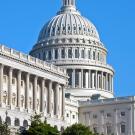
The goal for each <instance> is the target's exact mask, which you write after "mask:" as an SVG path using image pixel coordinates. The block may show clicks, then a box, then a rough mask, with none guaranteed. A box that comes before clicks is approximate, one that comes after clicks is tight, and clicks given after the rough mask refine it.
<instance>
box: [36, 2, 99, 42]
mask: <svg viewBox="0 0 135 135" xmlns="http://www.w3.org/2000/svg"><path fill="white" fill-rule="evenodd" d="M69 2H70V3H68V2H67V0H63V6H62V8H61V11H59V12H58V14H57V16H55V17H53V18H52V19H51V20H50V21H49V22H48V23H47V24H45V25H44V26H43V28H42V30H41V31H40V34H39V37H38V42H42V41H45V40H46V39H47V38H50V37H56V36H57V37H59V36H88V37H92V38H96V39H99V35H98V32H97V30H96V28H95V26H94V25H93V24H92V23H91V22H90V21H89V20H88V19H86V18H85V17H82V16H81V15H80V13H79V12H78V11H77V10H76V7H75V1H74V0H69Z"/></svg>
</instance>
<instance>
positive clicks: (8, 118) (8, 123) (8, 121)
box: [5, 116, 11, 126]
mask: <svg viewBox="0 0 135 135" xmlns="http://www.w3.org/2000/svg"><path fill="white" fill-rule="evenodd" d="M5 121H6V123H7V125H8V126H10V125H11V119H10V117H8V116H7V117H6V120H5Z"/></svg>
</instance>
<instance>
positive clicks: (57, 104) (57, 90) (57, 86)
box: [54, 83, 59, 116]
mask: <svg viewBox="0 0 135 135" xmlns="http://www.w3.org/2000/svg"><path fill="white" fill-rule="evenodd" d="M55 93H56V97H55V99H56V100H55V102H56V103H54V104H55V109H56V110H55V112H56V115H57V116H58V114H59V112H58V107H59V84H58V83H56V91H55Z"/></svg>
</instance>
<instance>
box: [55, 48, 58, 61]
mask: <svg viewBox="0 0 135 135" xmlns="http://www.w3.org/2000/svg"><path fill="white" fill-rule="evenodd" d="M55 59H58V50H57V49H56V50H55Z"/></svg>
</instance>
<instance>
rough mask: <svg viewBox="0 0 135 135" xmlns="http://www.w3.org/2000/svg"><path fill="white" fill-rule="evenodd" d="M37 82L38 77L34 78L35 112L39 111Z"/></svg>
mask: <svg viewBox="0 0 135 135" xmlns="http://www.w3.org/2000/svg"><path fill="white" fill-rule="evenodd" d="M37 80H38V77H37V76H35V77H34V90H33V110H34V111H36V109H37Z"/></svg>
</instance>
